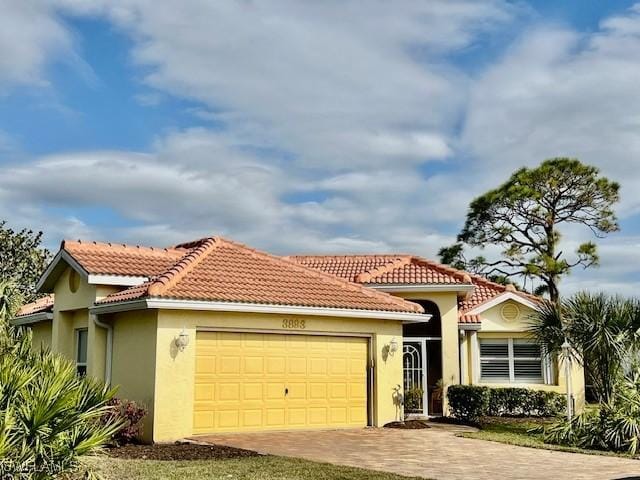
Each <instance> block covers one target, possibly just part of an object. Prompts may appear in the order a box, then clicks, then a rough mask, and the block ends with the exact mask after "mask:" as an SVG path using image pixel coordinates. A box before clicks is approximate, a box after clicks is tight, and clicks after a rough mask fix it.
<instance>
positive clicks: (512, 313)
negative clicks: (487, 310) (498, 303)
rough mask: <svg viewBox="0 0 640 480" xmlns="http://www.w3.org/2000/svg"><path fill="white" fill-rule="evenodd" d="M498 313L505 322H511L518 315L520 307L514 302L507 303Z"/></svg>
mask: <svg viewBox="0 0 640 480" xmlns="http://www.w3.org/2000/svg"><path fill="white" fill-rule="evenodd" d="M500 314H501V315H502V318H503V319H504V320H505V321H506V322H513V321H515V320H517V319H518V317H519V316H520V309H519V308H518V306H517V305H516V304H515V303H507V304H506V305H504V306H503V307H502V310H500Z"/></svg>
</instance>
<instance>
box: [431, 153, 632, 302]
mask: <svg viewBox="0 0 640 480" xmlns="http://www.w3.org/2000/svg"><path fill="white" fill-rule="evenodd" d="M619 190H620V186H619V185H618V184H617V183H616V182H612V181H610V180H608V179H607V178H605V177H603V176H601V175H600V172H599V170H598V169H597V168H596V167H593V166H590V165H584V164H583V163H581V162H580V161H578V160H576V159H572V158H553V159H549V160H545V161H544V162H542V164H540V165H539V166H538V167H536V168H521V169H520V170H518V171H516V172H515V173H514V174H513V175H512V176H511V178H509V180H507V182H505V183H504V184H502V185H500V186H499V187H498V188H496V189H494V190H491V191H489V192H487V193H485V194H484V195H482V196H480V197H478V198H476V199H475V200H473V202H471V205H470V207H469V212H468V213H467V219H466V222H465V224H464V227H463V228H462V231H461V232H460V234H459V235H458V242H459V243H458V244H454V245H453V246H451V247H446V248H444V249H442V250H441V252H440V253H441V259H442V260H443V261H446V260H447V259H450V258H454V259H456V258H458V259H460V258H464V257H463V256H461V255H462V248H461V245H462V246H471V247H479V248H484V247H486V246H487V245H497V246H499V247H500V248H501V249H502V252H501V258H500V259H498V260H494V261H489V260H486V259H485V258H483V257H476V258H475V259H472V260H470V262H472V265H473V266H475V268H477V267H478V265H481V266H483V267H484V269H485V270H484V272H485V274H487V275H499V276H503V277H504V278H512V277H522V278H525V279H526V278H532V279H535V280H537V282H538V283H540V284H541V286H542V287H543V288H544V290H546V292H547V293H548V294H549V297H550V299H551V300H552V301H554V302H556V301H557V300H558V298H559V295H560V293H559V290H558V284H559V282H560V279H561V278H562V277H563V276H564V275H567V274H568V273H569V272H570V271H571V269H572V268H574V267H577V266H582V267H584V268H588V267H591V266H593V265H597V264H598V253H597V247H596V244H595V243H594V242H592V241H588V242H585V243H582V244H581V245H579V246H578V248H577V249H576V251H575V254H574V255H572V256H571V257H569V256H567V255H565V253H564V252H563V251H561V250H560V249H559V244H560V239H561V234H560V230H559V227H560V226H562V225H566V224H577V225H582V226H584V227H587V228H588V229H589V230H591V232H592V233H593V234H594V235H595V236H596V237H598V238H600V237H604V236H605V235H606V234H608V233H611V232H615V231H617V230H618V229H619V227H618V222H617V218H616V215H615V213H614V211H613V205H614V204H615V203H616V202H618V200H619ZM456 252H458V253H456Z"/></svg>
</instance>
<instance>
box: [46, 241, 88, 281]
mask: <svg viewBox="0 0 640 480" xmlns="http://www.w3.org/2000/svg"><path fill="white" fill-rule="evenodd" d="M62 261H64V262H65V263H67V264H68V265H69V266H70V267H71V268H73V269H74V270H75V271H76V272H78V273H79V274H80V275H82V277H83V278H85V279H86V278H87V277H88V275H89V274H88V273H87V271H86V270H85V269H84V268H82V266H81V265H80V264H79V263H78V262H76V259H75V258H73V257H72V256H71V255H69V254H68V253H67V252H66V251H65V250H60V251H59V252H58V253H57V254H56V256H55V257H53V260H52V261H51V263H50V264H49V266H48V267H47V269H46V270H45V271H44V273H43V274H42V276H41V277H40V279H39V280H38V283H37V284H36V290H37V291H40V289H41V288H42V286H43V285H44V284H45V282H46V281H47V279H48V278H49V276H50V275H51V274H52V273H53V271H54V270H55V269H56V267H57V266H58V264H59V263H60V262H62Z"/></svg>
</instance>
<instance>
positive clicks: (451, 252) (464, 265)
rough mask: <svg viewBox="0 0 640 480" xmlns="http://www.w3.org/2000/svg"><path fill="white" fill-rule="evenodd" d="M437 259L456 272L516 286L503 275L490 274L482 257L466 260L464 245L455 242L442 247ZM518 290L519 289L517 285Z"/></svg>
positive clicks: (489, 268)
mask: <svg viewBox="0 0 640 480" xmlns="http://www.w3.org/2000/svg"><path fill="white" fill-rule="evenodd" d="M438 257H439V258H440V261H441V262H442V263H444V264H445V265H451V266H452V267H453V268H457V269H458V270H464V271H465V272H469V273H473V274H474V275H482V276H483V277H486V278H487V279H488V280H491V281H492V282H495V283H500V284H502V285H516V283H515V282H514V281H513V280H512V279H511V278H509V277H506V276H505V275H499V274H495V273H491V270H492V269H491V267H489V266H487V263H488V262H487V259H486V258H485V257H483V256H482V255H479V256H477V257H474V258H467V256H466V255H465V253H464V244H463V243H462V242H456V243H454V244H453V245H450V246H448V247H442V248H441V249H440V250H438ZM517 287H518V288H521V287H520V286H519V285H517Z"/></svg>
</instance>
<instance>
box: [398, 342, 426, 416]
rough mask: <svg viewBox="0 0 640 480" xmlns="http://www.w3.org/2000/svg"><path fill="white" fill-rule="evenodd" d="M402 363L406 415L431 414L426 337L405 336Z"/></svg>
mask: <svg viewBox="0 0 640 480" xmlns="http://www.w3.org/2000/svg"><path fill="white" fill-rule="evenodd" d="M402 364H403V369H404V413H405V416H426V415H429V408H428V404H429V402H428V400H427V398H428V396H427V339H426V338H419V337H416V338H413V337H405V338H404V341H403V347H402Z"/></svg>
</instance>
